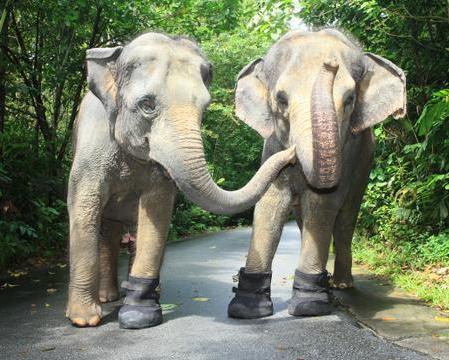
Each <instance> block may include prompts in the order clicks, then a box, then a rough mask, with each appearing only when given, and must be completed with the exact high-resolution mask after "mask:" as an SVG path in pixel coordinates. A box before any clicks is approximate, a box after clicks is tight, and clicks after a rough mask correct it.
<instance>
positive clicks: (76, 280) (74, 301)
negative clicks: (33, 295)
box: [66, 184, 105, 327]
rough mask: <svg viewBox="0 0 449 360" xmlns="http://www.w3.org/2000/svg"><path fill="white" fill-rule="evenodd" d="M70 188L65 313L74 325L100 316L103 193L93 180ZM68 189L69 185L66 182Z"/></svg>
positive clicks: (91, 322) (86, 323) (94, 322)
mask: <svg viewBox="0 0 449 360" xmlns="http://www.w3.org/2000/svg"><path fill="white" fill-rule="evenodd" d="M84 185H85V186H82V185H79V186H77V189H76V190H72V191H70V190H69V201H68V210H69V221H70V250H69V251H70V283H69V299H68V304H67V311H66V316H67V317H68V318H69V319H70V320H71V321H72V323H73V324H74V325H77V326H81V327H84V326H96V325H98V323H99V322H100V320H101V306H100V303H99V298H98V285H99V284H98V272H99V261H98V260H99V237H100V226H101V212H102V209H103V205H104V203H105V196H104V195H102V194H101V192H100V190H99V189H98V191H95V190H91V189H92V184H84ZM69 189H70V186H69Z"/></svg>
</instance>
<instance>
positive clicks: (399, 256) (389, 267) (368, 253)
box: [353, 234, 449, 310]
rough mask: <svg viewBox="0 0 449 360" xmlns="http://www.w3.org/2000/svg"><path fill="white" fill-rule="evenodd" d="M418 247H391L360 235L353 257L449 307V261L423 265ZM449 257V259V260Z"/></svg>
mask: <svg viewBox="0 0 449 360" xmlns="http://www.w3.org/2000/svg"><path fill="white" fill-rule="evenodd" d="M420 255H421V254H420V253H419V252H417V251H416V249H411V248H404V247H401V246H397V245H396V246H388V245H386V244H384V243H379V242H374V241H371V240H369V239H367V238H364V237H362V236H361V235H359V234H358V235H356V236H355V238H354V243H353V258H354V261H355V262H357V263H362V264H365V265H367V266H368V268H369V269H370V271H372V272H373V273H374V274H376V275H381V276H386V277H387V278H389V279H390V280H391V282H392V283H393V284H395V285H397V286H399V287H401V288H402V289H404V290H405V291H407V292H410V293H412V294H414V295H416V296H417V297H419V298H420V299H422V300H424V301H426V302H427V303H428V304H429V305H432V306H434V307H436V308H438V309H440V310H449V269H448V272H447V273H444V270H445V269H446V268H447V267H448V264H447V263H441V262H440V263H427V264H423V262H422V256H420ZM448 260H449V259H448Z"/></svg>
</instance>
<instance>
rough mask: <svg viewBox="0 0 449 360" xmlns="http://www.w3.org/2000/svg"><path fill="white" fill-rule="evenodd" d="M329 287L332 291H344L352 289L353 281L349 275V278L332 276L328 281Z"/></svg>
mask: <svg viewBox="0 0 449 360" xmlns="http://www.w3.org/2000/svg"><path fill="white" fill-rule="evenodd" d="M329 285H330V286H331V288H333V289H338V290H345V289H350V288H352V287H354V281H353V279H352V276H351V275H349V276H338V275H334V276H332V277H331V279H330V280H329Z"/></svg>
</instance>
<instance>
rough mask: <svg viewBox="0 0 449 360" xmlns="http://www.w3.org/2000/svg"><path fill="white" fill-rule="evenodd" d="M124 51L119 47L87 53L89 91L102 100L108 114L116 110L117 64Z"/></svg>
mask: <svg viewBox="0 0 449 360" xmlns="http://www.w3.org/2000/svg"><path fill="white" fill-rule="evenodd" d="M122 50H123V47H121V46H117V47H113V48H96V49H89V50H87V52H86V61H87V83H88V85H89V89H90V91H92V92H93V93H94V95H95V96H96V97H97V98H99V99H100V100H101V102H102V103H103V105H104V107H105V109H106V111H107V112H108V113H111V112H113V111H114V110H115V108H116V101H115V96H116V94H117V84H116V79H115V62H116V60H117V58H118V57H119V56H120V54H121V52H122Z"/></svg>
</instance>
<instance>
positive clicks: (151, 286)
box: [118, 276, 162, 329]
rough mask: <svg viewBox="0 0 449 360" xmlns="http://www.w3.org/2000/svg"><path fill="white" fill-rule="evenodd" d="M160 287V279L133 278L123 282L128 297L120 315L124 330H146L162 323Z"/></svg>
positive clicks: (120, 322)
mask: <svg viewBox="0 0 449 360" xmlns="http://www.w3.org/2000/svg"><path fill="white" fill-rule="evenodd" d="M158 286H159V279H148V278H136V277H133V276H129V278H128V281H123V282H122V288H123V289H126V297H125V300H124V301H123V306H122V307H121V309H120V311H119V313H118V322H119V326H120V327H121V328H122V329H144V328H148V327H152V326H156V325H159V324H161V323H162V308H161V305H160V304H159V293H158V292H157V290H156V288H157V287H158Z"/></svg>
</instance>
